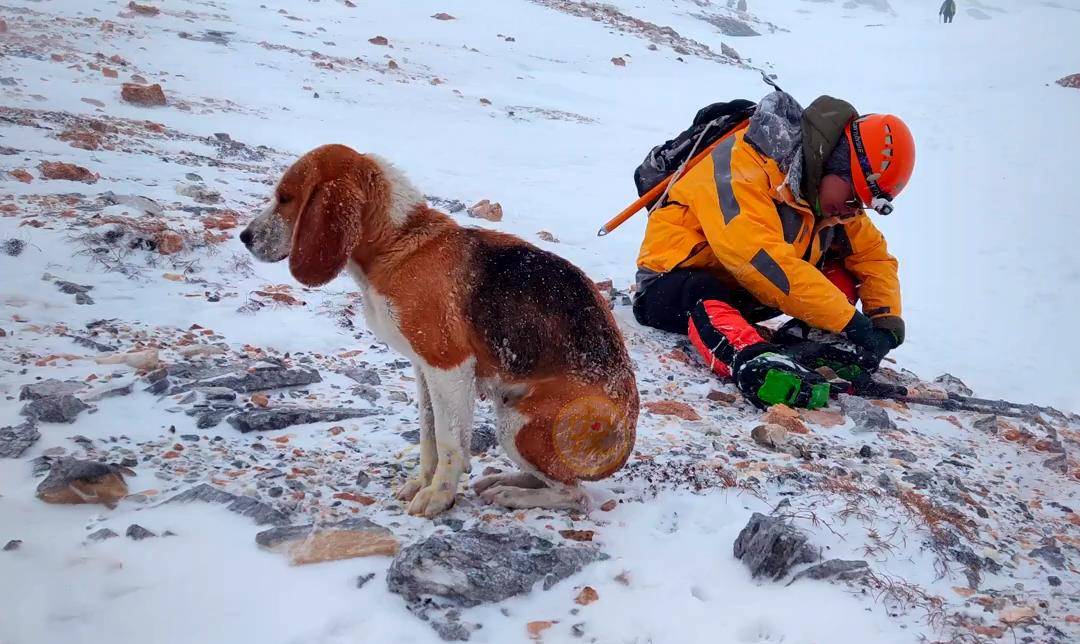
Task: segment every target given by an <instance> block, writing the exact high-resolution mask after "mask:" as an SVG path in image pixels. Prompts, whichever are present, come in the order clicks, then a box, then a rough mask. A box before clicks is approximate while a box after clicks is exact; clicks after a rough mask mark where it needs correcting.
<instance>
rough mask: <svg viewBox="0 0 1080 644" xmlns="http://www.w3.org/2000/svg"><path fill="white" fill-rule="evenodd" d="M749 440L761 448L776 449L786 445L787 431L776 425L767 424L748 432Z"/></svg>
mask: <svg viewBox="0 0 1080 644" xmlns="http://www.w3.org/2000/svg"><path fill="white" fill-rule="evenodd" d="M750 438H752V439H754V442H755V443H757V444H758V445H761V446H762V447H766V448H768V449H778V448H779V447H780V446H781V445H785V444H786V443H787V438H788V433H787V430H786V429H784V428H783V427H781V426H780V425H776V424H774V423H769V424H766V425H758V426H757V427H755V428H754V429H752V430H751V431H750Z"/></svg>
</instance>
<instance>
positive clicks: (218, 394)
mask: <svg viewBox="0 0 1080 644" xmlns="http://www.w3.org/2000/svg"><path fill="white" fill-rule="evenodd" d="M198 392H199V393H201V394H202V395H203V398H206V399H207V400H225V401H230V400H236V392H235V391H233V390H232V389H229V388H228V387H200V388H199V389H198Z"/></svg>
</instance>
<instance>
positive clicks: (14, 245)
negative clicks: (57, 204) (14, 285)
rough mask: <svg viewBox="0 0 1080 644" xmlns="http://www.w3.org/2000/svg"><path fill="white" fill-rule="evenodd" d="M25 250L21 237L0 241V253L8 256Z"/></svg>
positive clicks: (0, 334)
mask: <svg viewBox="0 0 1080 644" xmlns="http://www.w3.org/2000/svg"><path fill="white" fill-rule="evenodd" d="M24 250H26V242H24V241H23V240H21V239H17V238H14V237H12V238H11V239H5V240H4V241H3V242H0V253H3V254H5V255H7V256H8V257H18V256H19V255H22V252H23V251H24ZM2 337H4V334H2V333H0V338H2Z"/></svg>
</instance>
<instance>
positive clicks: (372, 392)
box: [349, 385, 382, 404]
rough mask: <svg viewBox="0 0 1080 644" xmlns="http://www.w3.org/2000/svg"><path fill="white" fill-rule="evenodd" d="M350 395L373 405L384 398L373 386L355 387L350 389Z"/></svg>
mask: <svg viewBox="0 0 1080 644" xmlns="http://www.w3.org/2000/svg"><path fill="white" fill-rule="evenodd" d="M349 393H350V394H352V395H354V396H356V397H357V398H359V399H361V400H366V401H368V402H369V403H371V404H375V403H376V402H378V400H379V398H380V397H382V393H380V391H379V390H378V389H377V388H375V387H374V386H372V385H355V386H354V387H352V388H351V389H349Z"/></svg>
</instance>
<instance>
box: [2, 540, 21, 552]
mask: <svg viewBox="0 0 1080 644" xmlns="http://www.w3.org/2000/svg"><path fill="white" fill-rule="evenodd" d="M22 543H23V542H22V539H12V540H11V541H8V542H7V543H5V544H4V547H3V551H4V552H11V551H12V550H18V549H19V547H21V546H22Z"/></svg>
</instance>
